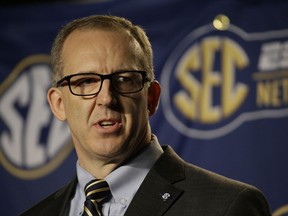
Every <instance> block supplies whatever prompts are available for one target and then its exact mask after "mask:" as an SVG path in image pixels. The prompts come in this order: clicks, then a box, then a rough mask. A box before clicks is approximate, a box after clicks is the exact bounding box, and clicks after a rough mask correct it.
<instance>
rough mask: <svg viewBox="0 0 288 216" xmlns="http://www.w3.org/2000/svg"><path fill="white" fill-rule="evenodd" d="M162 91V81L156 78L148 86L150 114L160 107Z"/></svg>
mask: <svg viewBox="0 0 288 216" xmlns="http://www.w3.org/2000/svg"><path fill="white" fill-rule="evenodd" d="M160 93H161V86H160V83H159V82H158V81H157V80H154V81H153V82H152V83H151V84H150V86H149V88H148V110H149V115H150V116H152V115H153V114H154V113H155V112H156V110H157V108H158V105H159V98H160Z"/></svg>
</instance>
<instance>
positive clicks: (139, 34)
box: [22, 16, 270, 216]
mask: <svg viewBox="0 0 288 216" xmlns="http://www.w3.org/2000/svg"><path fill="white" fill-rule="evenodd" d="M51 57H52V69H53V74H52V79H53V87H52V88H50V89H49V91H48V96H47V97H48V101H49V104H50V107H51V109H52V112H53V113H54V115H55V116H56V117H57V118H58V119H59V120H61V121H66V122H67V123H68V126H69V128H70V130H71V134H72V139H73V142H74V145H75V149H76V152H77V156H78V162H77V165H76V168H77V178H75V179H74V180H72V182H71V183H70V184H68V185H67V186H65V187H63V188H62V189H60V190H59V191H57V192H55V193H54V194H52V195H51V196H49V197H48V198H46V199H45V200H43V201H42V202H40V203H38V204H37V205H36V206H34V207H32V208H31V209H29V210H28V211H26V212H25V213H23V214H22V215H23V216H27V215H39V216H40V215H44V216H45V215H47V216H48V215H49V216H51V215H53V216H56V215H82V214H83V215H93V214H94V213H92V212H93V211H95V215H105V216H106V215H110V216H111V215H113V216H121V215H125V216H141V215H143V216H144V215H146V216H154V215H165V216H181V215H183V216H184V215H187V216H188V215H191V216H209V215H211V216H212V215H219V216H220V215H221V216H222V215H226V216H228V215H233V216H234V215H235V216H237V215H239V216H240V215H241V216H248V215H249V216H254V215H255V216H256V215H259V216H260V215H261V216H266V215H270V213H269V207H268V204H267V202H266V200H265V198H264V196H263V195H262V193H261V192H260V191H259V190H258V189H256V188H254V187H252V186H249V185H246V184H244V183H240V182H237V181H234V180H231V179H227V178H225V177H222V176H219V175H217V174H215V173H211V172H209V171H206V170H203V169H201V168H199V167H196V166H193V165H191V164H188V163H186V162H184V161H183V160H181V159H180V158H179V157H178V156H177V155H176V153H175V152H174V151H173V150H172V149H171V147H169V146H168V147H167V146H166V147H162V148H161V147H160V145H159V143H158V141H157V138H156V136H155V135H153V134H152V132H151V129H150V125H149V116H152V115H153V114H154V113H155V111H156V110H157V107H158V101H159V96H160V85H159V83H158V82H157V81H156V80H154V72H153V62H152V49H151V45H150V42H149V40H148V38H147V36H146V34H145V32H144V31H143V30H142V29H141V28H140V27H138V26H135V25H132V24H131V22H130V21H128V20H126V19H123V18H119V17H114V16H90V17H85V18H81V19H78V20H75V21H73V22H71V23H69V24H67V25H66V26H65V27H64V28H62V30H61V31H60V32H59V34H58V36H57V37H56V39H55V42H54V44H53V47H52V52H51ZM93 179H98V180H99V179H101V180H100V182H101V184H104V185H105V187H104V189H103V188H101V189H98V188H97V189H93V190H90V189H89V188H90V187H94V184H96V183H95V182H93V183H90V181H91V180H93ZM104 180H105V181H104ZM98 182H99V181H98ZM98 182H97V184H98ZM87 183H88V184H87ZM86 185H87V186H86ZM91 185H92V186H91ZM91 191H92V192H91ZM96 191H97V192H99V191H102V193H103V194H105V195H107V194H108V195H107V197H104V196H103V198H102V197H101V199H100V198H99V199H98V198H91V199H92V201H91V199H90V197H89V196H90V195H91V194H94V193H95V194H96ZM106 192H107V193H106ZM85 193H88V195H87V197H88V198H86V195H85Z"/></svg>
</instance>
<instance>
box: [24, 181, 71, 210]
mask: <svg viewBox="0 0 288 216" xmlns="http://www.w3.org/2000/svg"><path fill="white" fill-rule="evenodd" d="M75 181H76V180H75V179H74V180H73V181H72V182H70V183H69V184H67V185H65V186H63V187H62V188H60V189H58V190H57V191H55V192H53V193H52V194H50V195H49V196H47V197H46V198H44V199H43V200H41V201H39V202H38V203H36V204H35V205H34V206H32V207H31V208H29V209H28V210H26V211H25V212H23V213H22V214H20V215H19V216H32V215H43V216H44V215H46V214H47V215H51V212H52V211H54V210H55V212H57V211H61V208H63V209H64V206H63V204H67V199H68V198H69V197H71V196H72V194H73V190H74V188H75V187H76V182H75ZM49 213H50V214H49ZM54 215H57V214H54Z"/></svg>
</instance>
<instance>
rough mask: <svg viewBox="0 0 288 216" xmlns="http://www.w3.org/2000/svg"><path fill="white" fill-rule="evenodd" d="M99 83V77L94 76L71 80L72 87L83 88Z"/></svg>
mask: <svg viewBox="0 0 288 216" xmlns="http://www.w3.org/2000/svg"><path fill="white" fill-rule="evenodd" d="M100 82H101V79H100V77H96V76H82V77H74V79H73V80H71V84H72V85H74V86H75V87H84V86H89V85H94V84H97V83H100Z"/></svg>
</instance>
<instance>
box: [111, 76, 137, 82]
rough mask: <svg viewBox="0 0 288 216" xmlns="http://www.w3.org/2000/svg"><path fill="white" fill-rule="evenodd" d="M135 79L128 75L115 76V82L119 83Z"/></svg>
mask: <svg viewBox="0 0 288 216" xmlns="http://www.w3.org/2000/svg"><path fill="white" fill-rule="evenodd" d="M132 81H133V79H132V77H128V76H117V77H115V82H117V83H129V82H132Z"/></svg>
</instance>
